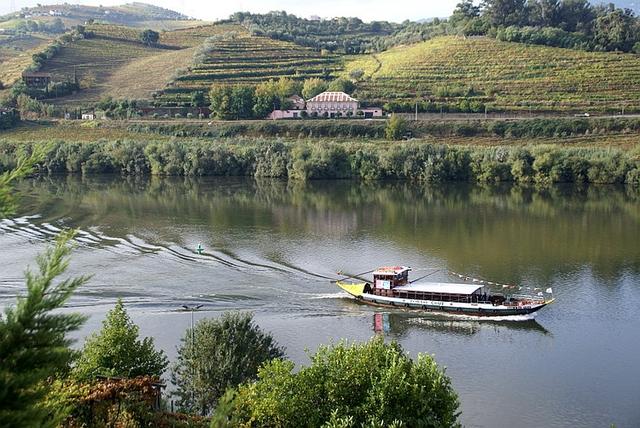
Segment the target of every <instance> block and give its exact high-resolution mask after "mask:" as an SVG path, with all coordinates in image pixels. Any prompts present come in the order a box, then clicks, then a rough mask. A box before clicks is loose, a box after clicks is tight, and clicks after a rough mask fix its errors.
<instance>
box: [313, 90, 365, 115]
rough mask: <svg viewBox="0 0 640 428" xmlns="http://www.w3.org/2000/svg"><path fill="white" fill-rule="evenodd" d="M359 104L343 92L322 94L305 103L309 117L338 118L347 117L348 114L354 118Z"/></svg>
mask: <svg viewBox="0 0 640 428" xmlns="http://www.w3.org/2000/svg"><path fill="white" fill-rule="evenodd" d="M358 107H359V102H358V100H356V99H355V98H352V97H351V96H349V95H347V94H345V93H344V92H323V93H321V94H319V95H316V96H315V97H313V98H311V99H310V100H308V101H307V113H309V115H310V116H315V115H318V116H325V113H327V114H326V116H328V117H338V116H347V115H348V113H349V112H351V115H353V116H355V115H356V114H357V112H358Z"/></svg>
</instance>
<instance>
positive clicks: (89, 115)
mask: <svg viewBox="0 0 640 428" xmlns="http://www.w3.org/2000/svg"><path fill="white" fill-rule="evenodd" d="M95 119H96V115H95V113H82V120H95Z"/></svg>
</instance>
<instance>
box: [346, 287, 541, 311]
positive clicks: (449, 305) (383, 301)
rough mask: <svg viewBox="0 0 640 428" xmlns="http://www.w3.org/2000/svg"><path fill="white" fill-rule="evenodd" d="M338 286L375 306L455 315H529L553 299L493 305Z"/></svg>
mask: <svg viewBox="0 0 640 428" xmlns="http://www.w3.org/2000/svg"><path fill="white" fill-rule="evenodd" d="M338 286H339V287H340V288H342V289H343V290H344V291H346V292H347V293H349V294H351V295H352V296H354V297H355V298H356V299H358V300H360V301H362V302H363V303H367V304H370V305H375V306H384V307H395V308H405V309H414V310H420V311H425V312H439V313H448V314H456V315H467V316H481V317H504V316H513V315H529V314H533V313H535V312H537V311H539V310H540V309H542V308H544V307H545V306H547V305H548V304H550V303H552V302H553V300H549V301H541V302H535V303H525V304H521V305H493V304H491V303H458V302H443V301H432V300H416V299H404V298H400V297H386V296H378V295H374V294H370V293H366V292H365V291H364V286H365V284H348V283H338Z"/></svg>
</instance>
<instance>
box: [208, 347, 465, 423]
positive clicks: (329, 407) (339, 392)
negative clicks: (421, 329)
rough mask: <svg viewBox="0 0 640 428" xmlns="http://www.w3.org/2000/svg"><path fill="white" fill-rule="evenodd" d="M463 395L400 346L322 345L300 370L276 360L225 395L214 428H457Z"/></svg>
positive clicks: (427, 360)
mask: <svg viewBox="0 0 640 428" xmlns="http://www.w3.org/2000/svg"><path fill="white" fill-rule="evenodd" d="M458 406H459V402H458V397H457V395H456V393H455V391H454V390H453V388H452V387H451V381H450V379H449V378H448V377H447V376H446V375H445V373H444V371H443V370H441V369H440V368H438V366H437V364H436V363H435V361H434V360H433V358H431V357H430V356H427V355H419V356H418V357H417V359H416V360H412V359H411V358H410V357H409V356H408V355H407V354H406V353H405V352H404V351H403V349H402V347H401V346H400V345H399V344H397V343H395V342H394V343H391V344H387V343H385V342H384V340H383V339H382V338H379V337H378V338H374V339H372V340H371V341H369V342H368V343H364V344H352V345H349V344H347V343H344V342H342V343H340V344H338V345H335V346H322V347H320V349H319V350H318V352H317V353H316V354H315V355H314V356H313V357H312V360H311V365H310V366H308V367H303V368H301V369H300V371H299V372H294V365H293V363H292V362H290V361H284V360H274V361H272V362H270V363H267V364H266V365H265V366H263V367H262V368H261V369H260V372H259V374H258V380H257V381H256V382H254V383H247V384H244V385H242V386H240V387H239V388H238V390H237V392H236V393H235V394H233V393H229V394H226V395H225V397H224V399H223V400H222V401H221V404H220V406H219V408H218V411H217V413H216V414H215V415H214V418H213V424H212V426H214V427H215V426H224V423H227V424H228V426H239V427H240V426H242V427H262V426H279V427H306V426H308V427H320V426H326V427H360V426H366V427H369V426H371V427H378V426H388V425H390V424H393V426H407V427H455V426H459V423H458V415H459V413H458Z"/></svg>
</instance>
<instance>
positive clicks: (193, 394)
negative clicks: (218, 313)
mask: <svg viewBox="0 0 640 428" xmlns="http://www.w3.org/2000/svg"><path fill="white" fill-rule="evenodd" d="M202 306H203V305H191V306H189V305H182V308H183V309H184V310H185V311H191V358H192V359H193V373H192V375H193V378H192V379H191V382H192V385H191V401H192V404H194V405H195V401H196V392H195V388H194V386H195V385H193V381H194V380H195V378H196V374H197V373H196V365H195V363H196V361H195V354H196V333H195V330H194V329H193V312H194V311H197V310H198V309H200V308H201V307H202Z"/></svg>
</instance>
